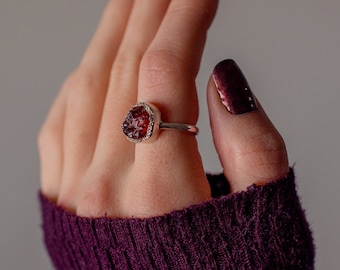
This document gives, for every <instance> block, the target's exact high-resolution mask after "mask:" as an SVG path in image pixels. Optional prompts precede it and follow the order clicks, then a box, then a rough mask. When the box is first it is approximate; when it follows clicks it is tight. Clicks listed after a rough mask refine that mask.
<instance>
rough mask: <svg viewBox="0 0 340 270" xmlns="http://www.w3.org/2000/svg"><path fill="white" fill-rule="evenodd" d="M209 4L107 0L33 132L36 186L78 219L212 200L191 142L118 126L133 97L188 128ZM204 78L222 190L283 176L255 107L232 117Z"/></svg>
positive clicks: (273, 141) (279, 156) (274, 137)
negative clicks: (146, 138)
mask: <svg viewBox="0 0 340 270" xmlns="http://www.w3.org/2000/svg"><path fill="white" fill-rule="evenodd" d="M216 8H217V0H199V1H198V0H187V1H181V0H172V1H170V0H168V1H166V0H162V1H132V0H115V1H109V3H108V6H107V8H106V10H105V12H104V15H103V18H102V21H101V23H100V25H99V27H98V30H97V32H96V33H95V35H94V37H93V40H92V41H91V43H90V45H89V47H88V49H87V51H86V52H85V54H84V57H83V59H82V61H81V63H80V64H79V67H78V68H77V69H76V71H75V72H74V73H73V74H72V75H71V76H70V77H69V78H68V79H67V80H66V82H65V84H64V86H63V87H62V89H61V91H60V93H59V95H58V97H57V98H56V100H55V102H54V104H53V106H52V108H51V110H50V112H49V115H48V117H47V119H46V121H45V123H44V125H43V127H42V129H41V132H40V135H39V151H40V156H41V190H42V192H43V194H45V195H46V196H47V197H48V198H50V199H51V200H54V201H55V202H56V203H57V204H58V205H61V206H62V207H64V208H66V209H68V210H69V211H72V212H74V213H76V214H77V215H80V216H91V217H97V216H103V215H107V216H111V217H149V216H155V215H162V214H164V213H167V212H170V211H172V210H174V209H182V208H184V207H187V206H189V205H192V204H196V203H200V202H203V201H206V200H209V199H211V192H210V187H209V184H208V182H207V179H206V176H205V173H204V169H203V166H202V162H201V158H200V155H199V152H198V147H197V142H196V138H195V136H193V135H192V134H187V133H182V132H178V131H162V132H161V133H160V135H159V137H158V138H157V139H156V141H154V142H152V143H140V144H134V143H131V142H129V141H128V140H127V139H126V138H125V136H124V134H123V133H122V130H121V123H122V122H123V120H124V118H125V115H126V113H127V112H128V111H129V109H130V108H131V106H132V105H133V104H135V103H136V102H137V101H145V102H148V103H153V104H155V105H156V106H157V107H158V108H159V109H160V111H161V112H162V119H163V120H164V121H165V122H179V123H190V124H195V123H196V121H197V118H198V102H197V94H196V87H195V78H196V75H197V72H198V69H199V65H200V60H201V55H202V51H203V48H204V43H205V38H206V32H207V30H208V28H209V26H210V24H211V21H212V19H213V17H214V15H215V12H216ZM216 85H217V86H218V84H216V78H215V83H214V82H213V79H211V80H210V82H209V85H208V105H209V112H210V118H211V126H212V132H213V137H214V142H215V145H216V148H217V151H218V153H219V156H220V159H221V163H222V166H223V168H224V174H225V176H226V177H227V178H228V180H229V182H230V186H231V191H232V192H236V191H240V190H244V189H246V188H247V186H249V185H251V184H252V183H256V184H265V183H266V182H268V181H271V180H273V179H277V178H280V177H282V176H284V175H285V174H286V173H287V172H288V162H287V154H286V151H285V146H284V143H283V141H282V139H281V137H280V135H279V134H278V132H277V131H276V129H275V128H274V127H273V125H272V124H271V122H270V121H269V119H268V118H267V116H266V115H265V113H264V112H263V110H262V108H261V107H259V110H257V111H256V112H252V113H247V114H240V115H233V114H230V113H229V112H228V111H227V110H226V108H225V107H224V106H223V104H222V103H221V99H220V98H219V96H218V92H217V91H216V90H217V89H216Z"/></svg>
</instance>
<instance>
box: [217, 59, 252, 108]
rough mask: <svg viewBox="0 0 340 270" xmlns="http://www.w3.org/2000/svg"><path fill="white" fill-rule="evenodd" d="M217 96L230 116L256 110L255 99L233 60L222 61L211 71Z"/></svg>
mask: <svg viewBox="0 0 340 270" xmlns="http://www.w3.org/2000/svg"><path fill="white" fill-rule="evenodd" d="M213 80H214V82H215V85H216V88H217V91H218V94H219V95H220V98H221V101H222V103H223V105H224V106H225V107H226V108H227V110H228V111H229V112H230V113H232V114H242V113H247V112H252V111H256V110H258V106H257V103H256V99H255V97H254V95H253V93H252V92H251V89H250V87H249V84H248V82H247V80H246V78H245V77H244V75H243V73H242V71H241V70H240V68H239V67H238V65H237V64H236V63H235V61H234V60H231V59H228V60H224V61H222V62H220V63H218V64H217V65H216V67H215V68H214V71H213Z"/></svg>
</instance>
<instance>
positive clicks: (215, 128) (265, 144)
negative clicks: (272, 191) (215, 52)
mask: <svg viewBox="0 0 340 270" xmlns="http://www.w3.org/2000/svg"><path fill="white" fill-rule="evenodd" d="M207 97H208V107H209V115H210V125H211V129H212V133H213V139H214V143H215V147H216V150H217V152H218V155H219V158H220V161H221V164H222V167H223V172H224V175H225V176H226V178H227V179H228V181H229V184H230V188H231V191H232V192H236V191H241V190H245V189H246V188H247V187H248V186H250V185H252V184H257V185H264V184H266V183H268V182H270V181H272V180H275V179H279V178H281V177H283V176H285V175H286V174H287V173H288V171H289V167H288V158H287V152H286V147H285V144H284V141H283V139H282V137H281V136H280V134H279V133H278V131H277V130H276V129H275V127H274V126H273V124H272V123H271V121H270V120H269V118H268V117H267V115H266V114H265V112H264V111H263V109H262V107H261V105H260V104H259V102H258V101H257V100H256V98H255V97H254V95H253V94H252V92H251V89H250V87H249V85H248V83H247V81H246V79H245V77H244V75H243V74H242V72H241V70H240V68H239V67H238V66H237V64H236V63H235V62H234V61H233V60H224V61H222V62H220V63H219V64H217V66H216V67H215V68H214V71H213V75H212V76H211V78H210V80H209V84H208V92H207Z"/></svg>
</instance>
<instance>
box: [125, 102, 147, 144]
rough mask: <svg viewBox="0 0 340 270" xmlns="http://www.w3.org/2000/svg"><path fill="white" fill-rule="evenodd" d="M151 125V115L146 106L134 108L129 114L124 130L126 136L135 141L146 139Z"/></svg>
mask: <svg viewBox="0 0 340 270" xmlns="http://www.w3.org/2000/svg"><path fill="white" fill-rule="evenodd" d="M149 125H150V115H149V113H148V112H147V111H146V109H145V108H144V106H136V107H133V108H132V109H131V110H130V111H129V113H128V114H127V116H126V118H125V121H124V123H123V124H122V129H123V132H124V134H125V135H126V136H127V137H129V138H131V139H134V140H141V139H143V138H145V136H146V135H147V132H148V128H149Z"/></svg>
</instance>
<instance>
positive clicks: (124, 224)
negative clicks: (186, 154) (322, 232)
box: [40, 170, 314, 270]
mask: <svg viewBox="0 0 340 270" xmlns="http://www.w3.org/2000/svg"><path fill="white" fill-rule="evenodd" d="M215 179H217V180H216V181H214V180H215ZM218 179H221V176H219V178H218V177H217V178H215V177H210V180H209V182H210V183H211V184H212V185H213V186H214V184H213V183H219V181H218ZM218 186H219V184H217V185H215V186H214V188H212V189H213V190H214V189H216V187H218ZM223 189H225V190H227V189H228V188H227V186H223ZM215 193H216V194H218V192H215ZM220 193H221V194H223V193H224V192H223V191H222V192H220ZM40 200H41V205H42V213H43V230H44V237H45V243H46V246H47V249H48V252H49V254H50V256H51V258H52V261H53V264H54V266H55V267H56V268H57V269H91V270H95V269H313V262H314V246H313V240H312V236H311V232H310V229H309V227H308V224H307V222H306V219H305V215H304V212H303V210H302V209H301V206H300V202H299V199H298V197H297V194H296V190H295V182H294V173H293V171H292V170H291V171H290V173H289V175H288V176H287V177H285V178H283V179H280V180H277V181H274V182H272V183H270V184H267V185H265V186H262V187H260V186H255V185H253V186H251V187H249V188H248V190H247V191H245V192H241V193H236V194H229V195H227V196H222V197H220V198H216V199H212V200H211V201H209V202H204V203H201V204H198V205H194V206H191V207H189V208H186V209H184V210H179V211H174V212H172V213H170V214H166V215H164V216H160V217H153V218H147V219H119V218H108V217H102V218H84V217H78V216H76V215H74V214H71V213H69V212H67V211H65V210H64V209H62V208H60V207H58V206H56V205H55V204H53V203H52V202H50V201H49V200H48V199H46V198H45V197H44V196H43V195H41V194H40Z"/></svg>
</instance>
